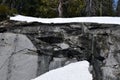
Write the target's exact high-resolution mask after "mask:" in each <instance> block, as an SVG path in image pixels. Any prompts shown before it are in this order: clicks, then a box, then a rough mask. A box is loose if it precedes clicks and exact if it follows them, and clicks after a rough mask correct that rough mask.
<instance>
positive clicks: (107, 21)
mask: <svg viewBox="0 0 120 80" xmlns="http://www.w3.org/2000/svg"><path fill="white" fill-rule="evenodd" d="M10 20H15V21H26V22H41V23H72V22H88V23H89V22H91V23H103V24H120V17H75V18H35V17H28V16H22V15H16V16H14V17H10Z"/></svg>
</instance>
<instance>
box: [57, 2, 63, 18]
mask: <svg viewBox="0 0 120 80" xmlns="http://www.w3.org/2000/svg"><path fill="white" fill-rule="evenodd" d="M58 13H59V17H63V0H59V5H58Z"/></svg>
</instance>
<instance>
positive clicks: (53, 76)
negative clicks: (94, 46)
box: [32, 61, 92, 80]
mask: <svg viewBox="0 0 120 80" xmlns="http://www.w3.org/2000/svg"><path fill="white" fill-rule="evenodd" d="M88 67H89V63H88V62H87V61H80V62H76V63H71V64H69V65H67V66H64V67H62V68H58V69H55V70H51V71H49V72H47V73H45V74H43V75H41V76H39V77H37V78H35V79H32V80H92V75H91V74H90V72H89V71H88Z"/></svg>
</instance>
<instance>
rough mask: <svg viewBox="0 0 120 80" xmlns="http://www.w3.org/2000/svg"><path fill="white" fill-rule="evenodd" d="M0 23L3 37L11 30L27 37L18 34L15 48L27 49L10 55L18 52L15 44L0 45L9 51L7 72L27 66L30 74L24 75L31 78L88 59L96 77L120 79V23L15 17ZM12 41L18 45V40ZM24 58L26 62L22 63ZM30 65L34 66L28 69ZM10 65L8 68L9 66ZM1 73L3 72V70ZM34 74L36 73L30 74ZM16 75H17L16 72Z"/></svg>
mask: <svg viewBox="0 0 120 80" xmlns="http://www.w3.org/2000/svg"><path fill="white" fill-rule="evenodd" d="M9 24H10V26H9ZM0 25H1V27H0V31H1V35H2V36H3V38H4V37H5V36H4V35H5V34H8V32H11V33H12V34H14V35H15V36H16V35H18V34H19V35H20V34H22V36H23V35H24V36H27V41H26V40H25V39H26V38H23V37H19V39H20V40H19V39H18V40H19V44H18V43H17V46H20V47H18V48H17V49H15V50H17V51H19V50H22V49H25V50H23V51H20V53H19V55H18V54H14V55H13V56H12V58H10V59H9V55H11V54H12V52H13V53H14V52H16V51H14V48H13V47H11V48H12V49H11V48H8V47H7V46H6V45H5V47H4V48H5V49H2V46H0V47H1V50H4V51H2V52H3V53H6V55H7V56H6V58H5V59H9V60H8V61H9V62H7V63H6V64H7V65H5V66H4V67H3V68H2V69H6V70H5V71H4V72H5V73H4V74H5V76H10V75H14V74H15V72H16V73H17V72H18V73H19V71H21V72H22V70H24V69H25V70H27V69H31V70H30V72H27V71H28V70H27V71H25V72H27V73H28V74H27V75H25V74H24V76H26V77H27V78H26V79H22V80H29V79H30V78H34V77H36V76H38V75H41V74H43V73H45V72H47V71H49V70H52V69H56V68H58V67H62V66H64V65H67V64H69V63H71V62H76V61H79V60H88V61H89V62H90V68H91V73H92V74H93V78H94V80H120V77H119V76H120V54H119V52H120V49H119V48H120V47H119V46H120V39H119V34H120V25H113V24H96V23H64V24H42V23H36V22H34V23H26V22H22V23H21V22H14V21H6V22H4V23H2V24H0ZM12 36H13V35H12ZM15 36H14V37H15ZM15 38H16V37H15ZM15 38H13V39H12V40H13V41H14V39H15ZM28 38H29V40H30V41H31V42H32V43H31V42H30V41H29V40H28ZM0 39H1V41H2V37H1V38H0ZM10 41H11V39H10ZM11 44H12V45H16V42H12V43H11ZM33 45H34V47H35V48H33ZM30 46H31V47H30ZM7 48H8V50H9V49H10V50H13V51H11V52H10V53H8V52H6V49H7ZM4 56H5V54H4ZM19 56H21V58H19ZM19 61H20V63H19ZM23 61H25V62H26V63H22V62H23ZM2 62H4V61H2ZM10 62H12V65H14V64H17V65H19V64H21V65H20V66H22V68H19V69H18V68H13V67H11V66H12V65H9V64H11V63H10ZM24 64H26V65H24ZM27 65H30V66H31V67H30V68H27V69H26V66H27ZM32 65H34V66H32ZM8 66H9V67H10V68H9V69H7V68H8ZM36 67H37V71H36ZM14 69H15V70H16V71H15V70H14ZM33 69H34V70H33ZM14 71H15V72H14ZM6 73H7V74H6ZM8 73H9V75H8ZM0 74H1V75H4V74H3V73H2V72H1V71H0ZM31 74H34V75H32V76H31V77H30V76H29V75H31ZM17 75H19V76H18V78H19V77H21V74H17ZM22 76H23V75H22ZM14 77H16V78H17V76H15V75H14ZM14 77H13V78H14ZM13 78H11V79H10V78H9V79H5V78H4V79H3V80H15V79H13ZM17 80H18V79H17Z"/></svg>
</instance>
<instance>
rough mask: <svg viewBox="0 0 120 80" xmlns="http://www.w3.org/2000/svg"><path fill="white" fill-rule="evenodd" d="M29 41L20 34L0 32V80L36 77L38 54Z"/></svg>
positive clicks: (27, 79) (24, 79) (26, 79)
mask: <svg viewBox="0 0 120 80" xmlns="http://www.w3.org/2000/svg"><path fill="white" fill-rule="evenodd" d="M29 49H30V50H36V48H35V46H34V45H33V44H32V43H31V41H30V40H29V39H28V38H27V37H26V36H25V35H21V34H14V33H0V80H30V79H31V78H35V77H36V71H37V61H38V56H37V55H36V54H34V52H31V51H29Z"/></svg>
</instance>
